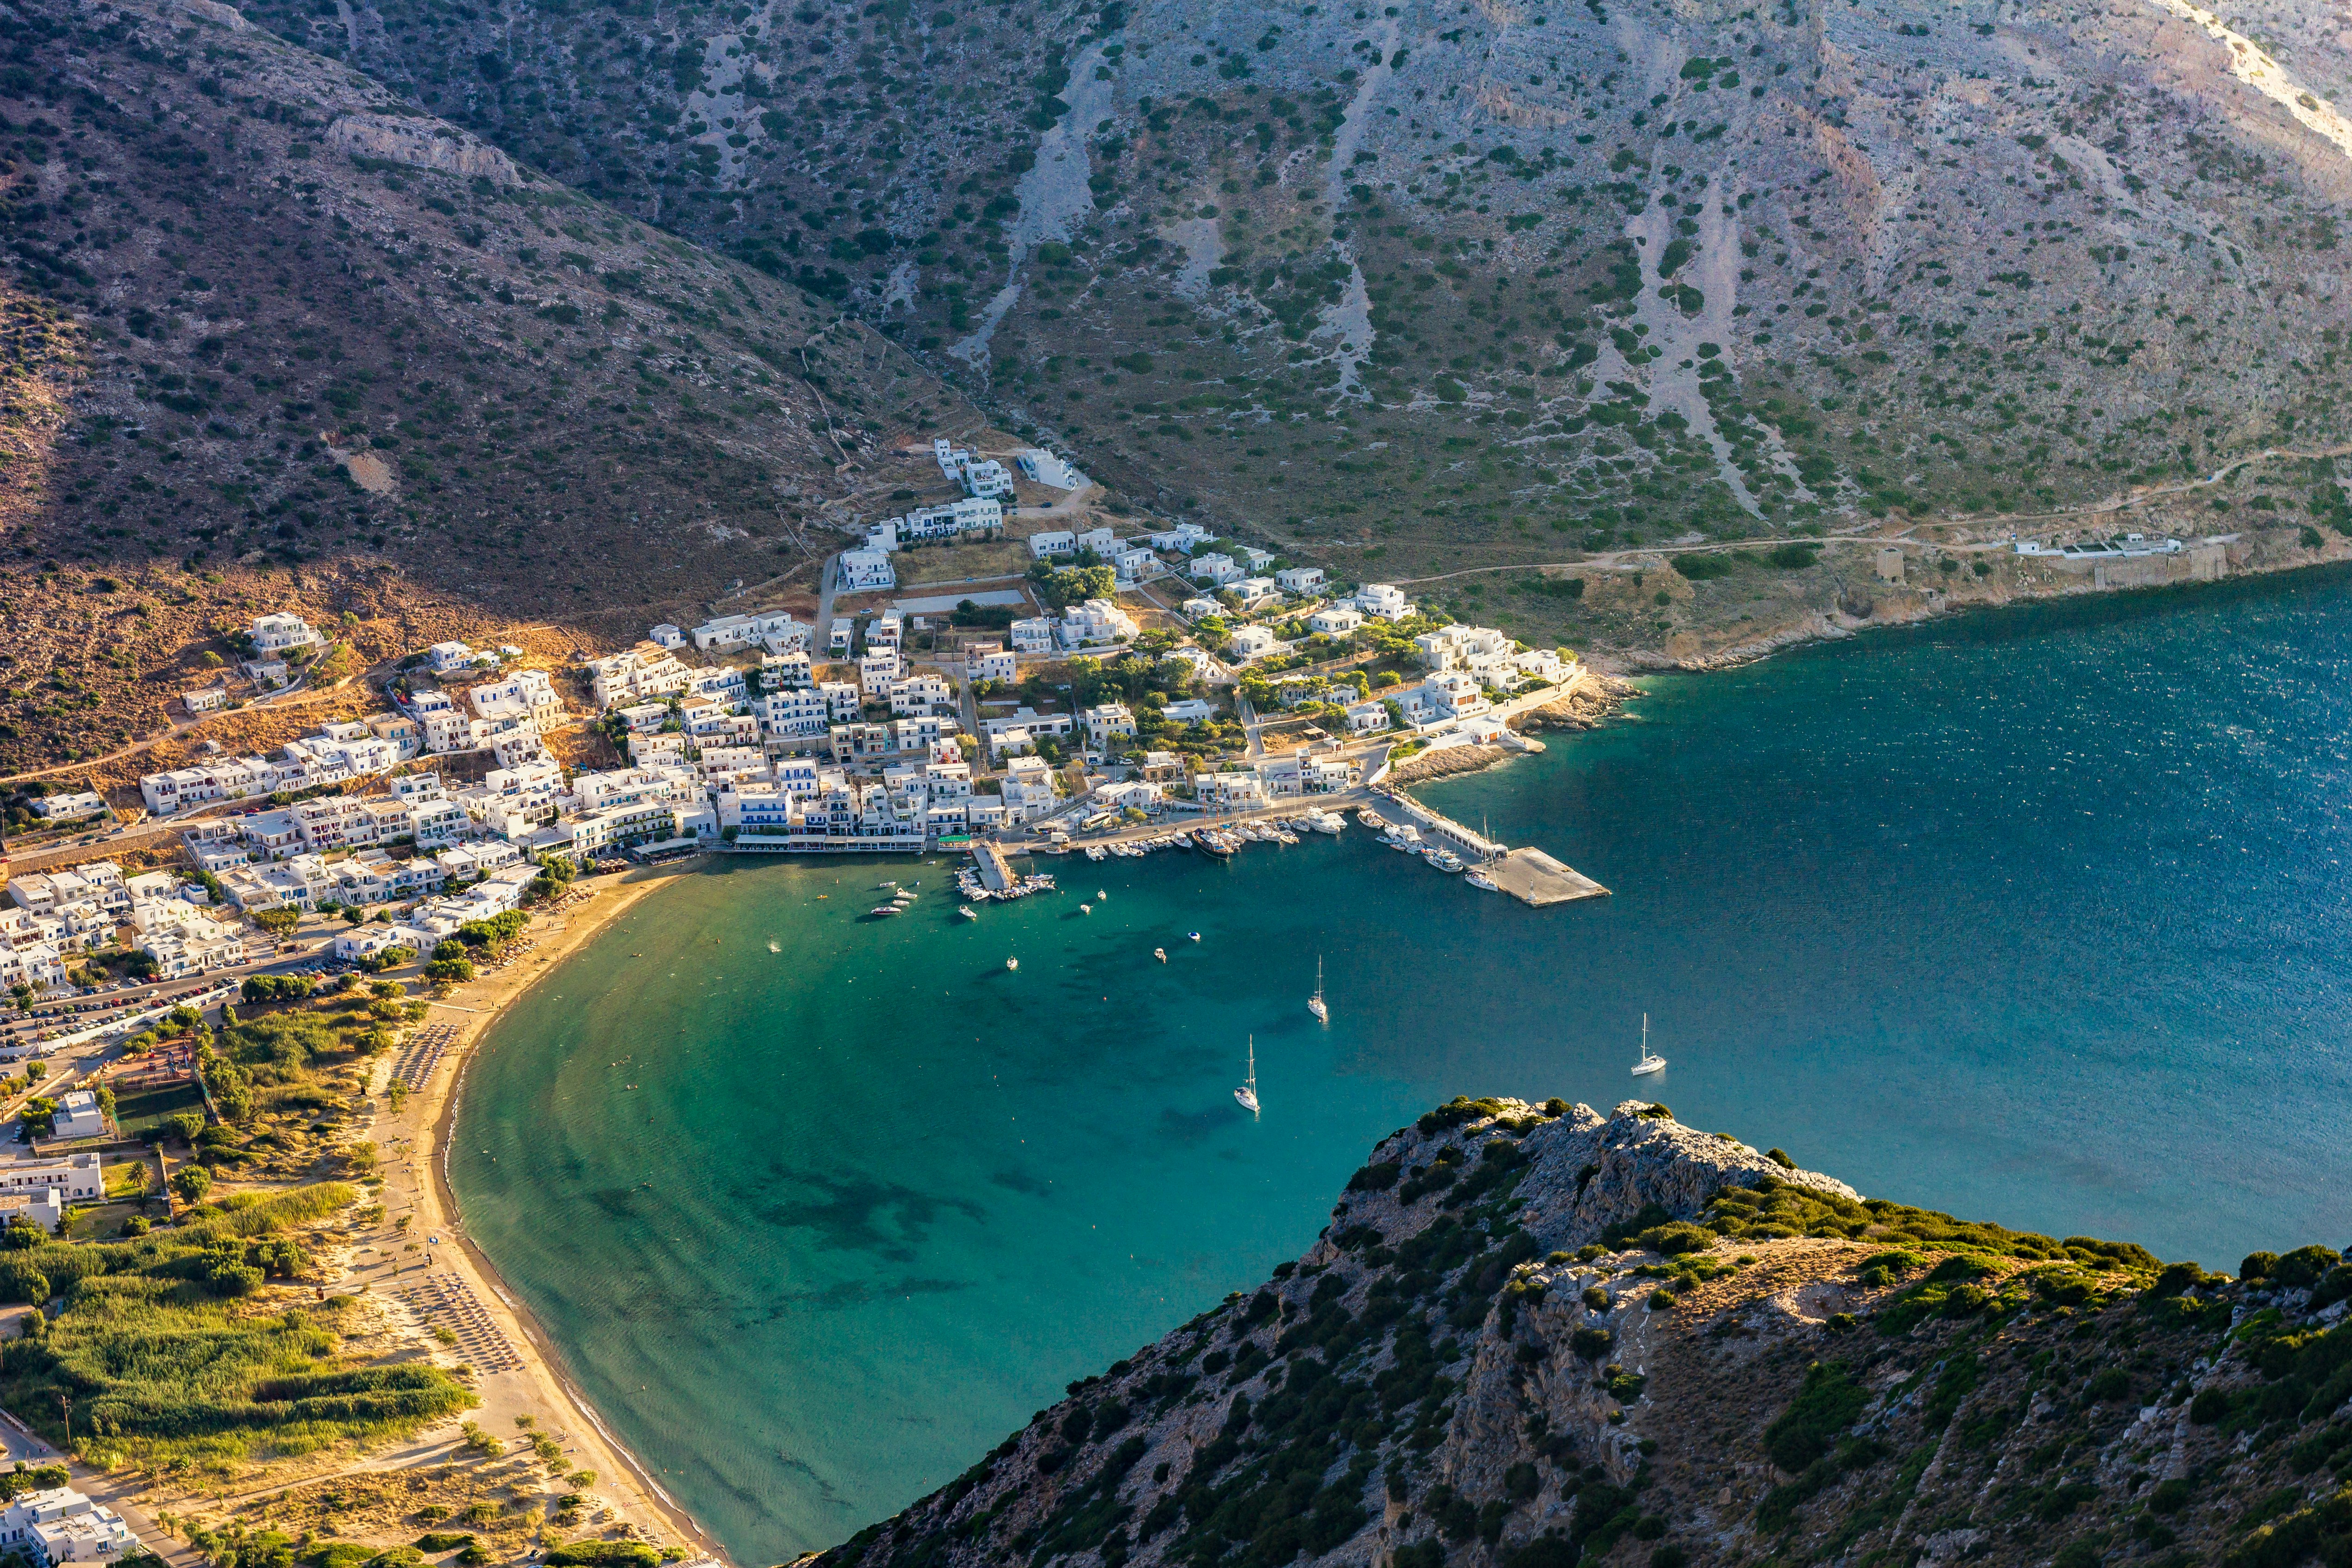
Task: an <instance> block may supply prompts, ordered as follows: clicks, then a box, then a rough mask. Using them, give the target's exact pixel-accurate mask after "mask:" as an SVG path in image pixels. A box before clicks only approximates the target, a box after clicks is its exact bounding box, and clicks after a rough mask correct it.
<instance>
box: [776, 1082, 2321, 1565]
mask: <svg viewBox="0 0 2352 1568" xmlns="http://www.w3.org/2000/svg"><path fill="white" fill-rule="evenodd" d="M2242 1273H2243V1277H2242V1278H2240V1279H2238V1280H2234V1281H2233V1280H2231V1279H2229V1278H2227V1277H2226V1276H2218V1275H2210V1274H2208V1273H2206V1272H2205V1271H2204V1270H2202V1269H2200V1268H2199V1267H2198V1266H2197V1265H2195V1264H2174V1265H2171V1266H2169V1267H2165V1266H2163V1265H2161V1264H2159V1263H2158V1260H2156V1259H2155V1258H2154V1257H2152V1256H2150V1255H2149V1254H2148V1253H2147V1252H2146V1251H2145V1250H2143V1249H2140V1248H2137V1247H2135V1246H2132V1245H2129V1244H2127V1243H2116V1242H2106V1241H2099V1240H2095V1239H2089V1238H2084V1237H2069V1238H2067V1239H2063V1240H2059V1239H2053V1238H2051V1237H2046V1236H2038V1235H2032V1234H2029V1233H2023V1232H2018V1231H2011V1230H2008V1229H2004V1228H2001V1227H1999V1226H1996V1225H1987V1224H1973V1223H1964V1222H1960V1221H1957V1220H1954V1219H1952V1218H1949V1217H1948V1216H1945V1215H1940V1214H1934V1213H1930V1212H1927V1211H1924V1210H1920V1209H1916V1208H1910V1207H1905V1206H1903V1205H1900V1204H1896V1203H1891V1202H1887V1201H1885V1200H1883V1199H1874V1198H1873V1199H1864V1198H1861V1197H1858V1196H1857V1195H1856V1194H1854V1193H1853V1191H1852V1189H1850V1188H1848V1187H1846V1186H1844V1185H1843V1184H1842V1183H1840V1182H1837V1181H1835V1180H1833V1179H1832V1178H1831V1177H1828V1176H1819V1175H1815V1174H1813V1173H1811V1172H1807V1171H1802V1170H1798V1169H1795V1168H1792V1167H1791V1166H1790V1163H1789V1162H1788V1160H1787V1157H1786V1156H1785V1155H1780V1152H1779V1151H1777V1150H1774V1151H1771V1152H1769V1153H1767V1154H1759V1153H1758V1152H1757V1151H1755V1150H1754V1149H1752V1148H1748V1147H1747V1146H1746V1145H1742V1144H1740V1143H1738V1141H1737V1140H1735V1139H1733V1138H1731V1137H1729V1136H1728V1135H1727V1134H1706V1133H1702V1132H1699V1131H1697V1130H1696V1129H1694V1128H1689V1127H1685V1126H1683V1125H1681V1124H1678V1123H1676V1122H1675V1120H1674V1119H1673V1117H1672V1115H1671V1114H1670V1113H1668V1112H1667V1111H1666V1109H1665V1107H1664V1106H1654V1105H1643V1104H1641V1103H1632V1102H1629V1103H1626V1104H1623V1105H1621V1106H1619V1107H1618V1108H1617V1109H1616V1111H1615V1112H1614V1113H1612V1114H1611V1115H1609V1116H1607V1117H1603V1116H1601V1115H1600V1114H1598V1113H1595V1112H1593V1111H1591V1110H1590V1109H1588V1108H1586V1107H1584V1106H1581V1105H1569V1104H1566V1103H1562V1102H1559V1101H1551V1102H1548V1103H1546V1104H1544V1105H1543V1106H1541V1107H1537V1106H1531V1105H1528V1104H1525V1103H1520V1102H1517V1101H1507V1100H1506V1101H1493V1100H1486V1101H1475V1102H1472V1101H1466V1100H1457V1101H1455V1102H1454V1103H1452V1104H1450V1105H1446V1106H1444V1107H1442V1108H1440V1109H1439V1110H1437V1111H1434V1112H1432V1113H1429V1114H1428V1115H1425V1116H1423V1117H1422V1118H1421V1120H1420V1121H1419V1123H1418V1124H1415V1125H1414V1126H1412V1127H1408V1128H1405V1129H1403V1130H1402V1131H1401V1132H1399V1133H1397V1134H1394V1135H1392V1136H1391V1137H1390V1138H1388V1139H1386V1140H1384V1141H1383V1142H1382V1143H1381V1145H1379V1146H1378V1147H1377V1148H1376V1149H1375V1150H1374V1151H1373V1153H1372V1156H1371V1159H1370V1163H1369V1164H1367V1165H1366V1166H1364V1167H1363V1169H1362V1170H1360V1171H1359V1172H1358V1173H1357V1174H1356V1176H1355V1177H1354V1178H1353V1179H1352V1180H1351V1181H1350V1182H1349V1187H1348V1190H1347V1192H1346V1193H1345V1194H1343V1195H1342V1197H1341V1198H1340V1201H1339V1205H1338V1206H1337V1207H1335V1208H1334V1209H1333V1211H1332V1220H1331V1225H1330V1227H1329V1228H1328V1230H1327V1231H1326V1232H1325V1233H1324V1235H1323V1237H1322V1239H1320V1240H1319V1241H1318V1243H1317V1244H1316V1246H1315V1247H1314V1248H1313V1249H1311V1250H1310V1251H1309V1252H1307V1255H1306V1256H1305V1257H1304V1258H1302V1259H1300V1260H1298V1261H1297V1263H1296V1264H1295V1265H1291V1264H1286V1265H1284V1266H1282V1267H1280V1268H1278V1269H1276V1270H1275V1278H1274V1279H1273V1280H1271V1281H1268V1282H1267V1284H1266V1285H1265V1288H1263V1289H1262V1290H1259V1291H1255V1292H1254V1293H1250V1294H1246V1295H1244V1294H1236V1295H1234V1297H1232V1298H1229V1299H1228V1300H1227V1301H1226V1302H1225V1303H1224V1305H1223V1306H1222V1307H1219V1308H1217V1309H1215V1310H1213V1311H1212V1312H1206V1313H1203V1314H1202V1316H1200V1317H1199V1318H1196V1319H1194V1320H1193V1321H1192V1322H1189V1323H1186V1324H1185V1325H1184V1326H1183V1327H1181V1328H1180V1329H1178V1330H1177V1331H1176V1332H1175V1333H1171V1334H1170V1335H1169V1336H1168V1337H1167V1338H1166V1339H1164V1340H1162V1341H1161V1342H1160V1343H1158V1344H1155V1345H1150V1346H1147V1347H1145V1348H1144V1349H1142V1350H1141V1351H1139V1352H1138V1353H1137V1354H1135V1355H1134V1356H1133V1357H1131V1358H1129V1359H1128V1360H1124V1361H1120V1362H1118V1363H1117V1364H1113V1365H1112V1366H1111V1367H1109V1368H1108V1370H1107V1371H1106V1372H1105V1373H1104V1374H1103V1375H1101V1376H1099V1377H1090V1378H1087V1379H1086V1380H1085V1381H1084V1382H1083V1383H1080V1384H1076V1385H1072V1386H1071V1388H1070V1397H1069V1398H1068V1399H1067V1400H1066V1401H1065V1402H1064V1403H1062V1404H1060V1405H1057V1406H1055V1407H1054V1408H1052V1409H1050V1410H1045V1411H1040V1412H1039V1413H1038V1415H1037V1416H1036V1417H1035V1419H1034V1420H1033V1421H1032V1422H1031V1423H1030V1425H1029V1426H1028V1427H1026V1428H1025V1429H1024V1430H1023V1431H1021V1432H1019V1433H1016V1434H1014V1435H1013V1437H1009V1438H1007V1439H1006V1440H1005V1442H1004V1443H1003V1444H1002V1445H1001V1446H1000V1447H999V1448H996V1449H995V1450H994V1451H993V1452H992V1453H991V1454H989V1455H988V1456H987V1457H986V1458H983V1459H982V1461H981V1462H980V1463H979V1464H977V1465H975V1466H973V1467H972V1469H971V1470H970V1471H969V1472H967V1473H966V1474H965V1475H964V1476H962V1477H961V1478H960V1479H958V1480H956V1481H955V1482H954V1483H953V1484H951V1485H950V1486H948V1487H946V1488H944V1489H942V1490H940V1491H939V1492H937V1493H935V1494H934V1495H932V1496H931V1497H929V1498H927V1499H925V1500H923V1501H921V1502H919V1503H918V1504H917V1505H915V1506H914V1507H913V1508H910V1509H908V1511H906V1512H905V1513H903V1514H901V1515H899V1516H898V1518H895V1519H892V1520H889V1521H886V1522H884V1523H881V1524H878V1525H876V1526H874V1527H872V1528H871V1529H868V1530H866V1531H863V1532H861V1533H860V1534H859V1535H858V1536H857V1537H856V1538H855V1539H854V1540H852V1541H850V1542H847V1543H846V1544H845V1545H843V1546H840V1547H837V1548H835V1550H833V1551H832V1552H826V1553H824V1554H823V1557H822V1559H821V1561H822V1562H823V1563H824V1564H825V1568H901V1565H905V1568H912V1565H916V1564H936V1565H939V1568H979V1565H981V1564H1003V1563H1025V1564H1028V1565H1030V1568H1045V1564H1049V1563H1066V1564H1069V1565H1071V1568H1096V1565H1100V1568H1116V1565H1118V1564H1120V1563H1138V1564H1156V1563H1189V1564H1193V1565H1195V1568H1206V1565H1208V1564H1212V1563H1234V1564H1246V1565H1250V1568H1270V1565H1273V1564H1281V1563H1292V1562H1294V1561H1297V1560H1299V1559H1301V1558H1302V1556H1303V1557H1304V1558H1305V1559H1306V1560H1309V1561H1313V1562H1317V1563H1333V1564H1338V1563H1349V1564H1358V1565H1363V1568H1373V1565H1378V1568H1442V1565H1444V1564H1447V1563H1453V1564H1455V1565H1457V1568H1460V1565H1465V1564H1467V1565H1477V1564H1489V1563H1493V1564H1500V1565H1502V1568H1567V1565H1568V1564H1572V1563H1580V1562H1591V1563H1604V1562H1605V1563H1620V1564H1626V1563H1648V1564H1651V1565H1652V1568H1677V1565H1680V1564H1687V1563H1749V1562H1755V1563H1800V1562H1812V1563H1853V1564H1862V1563H1906V1564H1909V1563H1950V1562H1962V1561H1966V1562H1985V1563H2018V1564H2025V1563H2035V1564H2042V1563H2056V1564H2059V1565H2061V1568H2090V1565H2092V1564H2096V1563H2125V1562H2148V1563H2163V1564H2168V1565H2172V1564H2179V1565H2186V1564H2189V1563H2232V1564H2243V1565H2246V1568H2294V1564H2298V1563H2305V1562H2307V1561H2320V1562H2324V1563H2343V1562H2346V1561H2347V1560H2352V1559H2347V1552H2352V1486H2347V1480H2352V1327H2347V1326H2346V1325H2345V1323H2344V1314H2345V1312H2346V1310H2347V1308H2346V1300H2347V1297H2352V1267H2347V1266H2345V1265H2342V1264H2341V1263H2340V1262H2339V1260H2338V1259H2337V1257H2336V1254H2335V1253H2334V1252H2333V1251H2330V1250H2328V1249H2325V1248H2320V1247H2306V1248H2304V1249H2299V1250H2297V1251H2294V1252H2292V1253H2289V1254H2288V1255H2286V1256H2285V1257H2284V1258H2273V1257H2272V1256H2270V1255H2268V1254H2258V1255H2257V1256H2256V1257H2254V1258H2251V1259H2249V1260H2247V1262H2246V1265H2245V1267H2244V1269H2243V1271H2242Z"/></svg>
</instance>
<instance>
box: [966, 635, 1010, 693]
mask: <svg viewBox="0 0 2352 1568" xmlns="http://www.w3.org/2000/svg"><path fill="white" fill-rule="evenodd" d="M963 678H964V679H965V680H967V681H1003V683H1004V684H1005V685H1012V684H1013V682H1015V681H1017V680H1019V679H1020V678H1021V665H1020V661H1019V660H1018V659H1017V658H1016V657H1015V656H1014V655H1013V654H1012V653H1008V652H1006V650H1005V647H1004V644H1003V643H969V644H967V645H966V646H965V648H964V651H963Z"/></svg>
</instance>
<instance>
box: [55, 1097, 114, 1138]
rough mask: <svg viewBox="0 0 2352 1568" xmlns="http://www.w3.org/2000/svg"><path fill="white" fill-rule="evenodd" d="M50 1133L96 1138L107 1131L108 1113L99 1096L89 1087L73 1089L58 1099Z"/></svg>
mask: <svg viewBox="0 0 2352 1568" xmlns="http://www.w3.org/2000/svg"><path fill="white" fill-rule="evenodd" d="M49 1130H50V1135H51V1136H53V1137H59V1138H96V1137H100V1136H102V1135H104V1134H105V1132H106V1113H105V1111H104V1110H102V1109H101V1108H100V1105H99V1103H98V1096H97V1095H95V1094H93V1093H91V1092H89V1090H87V1089H72V1090H68V1091H67V1092H66V1093H65V1094H64V1095H63V1096H62V1097H61V1098H60V1099H59V1100H58V1109H57V1114H56V1115H55V1116H53V1117H52V1118H51V1119H50V1124H49Z"/></svg>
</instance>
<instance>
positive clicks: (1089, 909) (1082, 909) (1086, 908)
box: [1078, 904, 1095, 915]
mask: <svg viewBox="0 0 2352 1568" xmlns="http://www.w3.org/2000/svg"><path fill="white" fill-rule="evenodd" d="M1094 912H1095V906H1094V905H1093V904H1079V905H1078V913H1079V914H1081V915H1092V914H1093V913H1094Z"/></svg>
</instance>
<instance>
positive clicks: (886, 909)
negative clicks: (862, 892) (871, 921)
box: [866, 904, 898, 915]
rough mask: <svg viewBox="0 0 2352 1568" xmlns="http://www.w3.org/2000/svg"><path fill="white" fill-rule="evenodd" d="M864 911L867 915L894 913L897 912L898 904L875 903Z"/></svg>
mask: <svg viewBox="0 0 2352 1568" xmlns="http://www.w3.org/2000/svg"><path fill="white" fill-rule="evenodd" d="M866 914H868V915H896V914H898V905H897V904H876V905H875V906H874V907H873V908H871V909H869V910H867V911H866Z"/></svg>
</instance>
